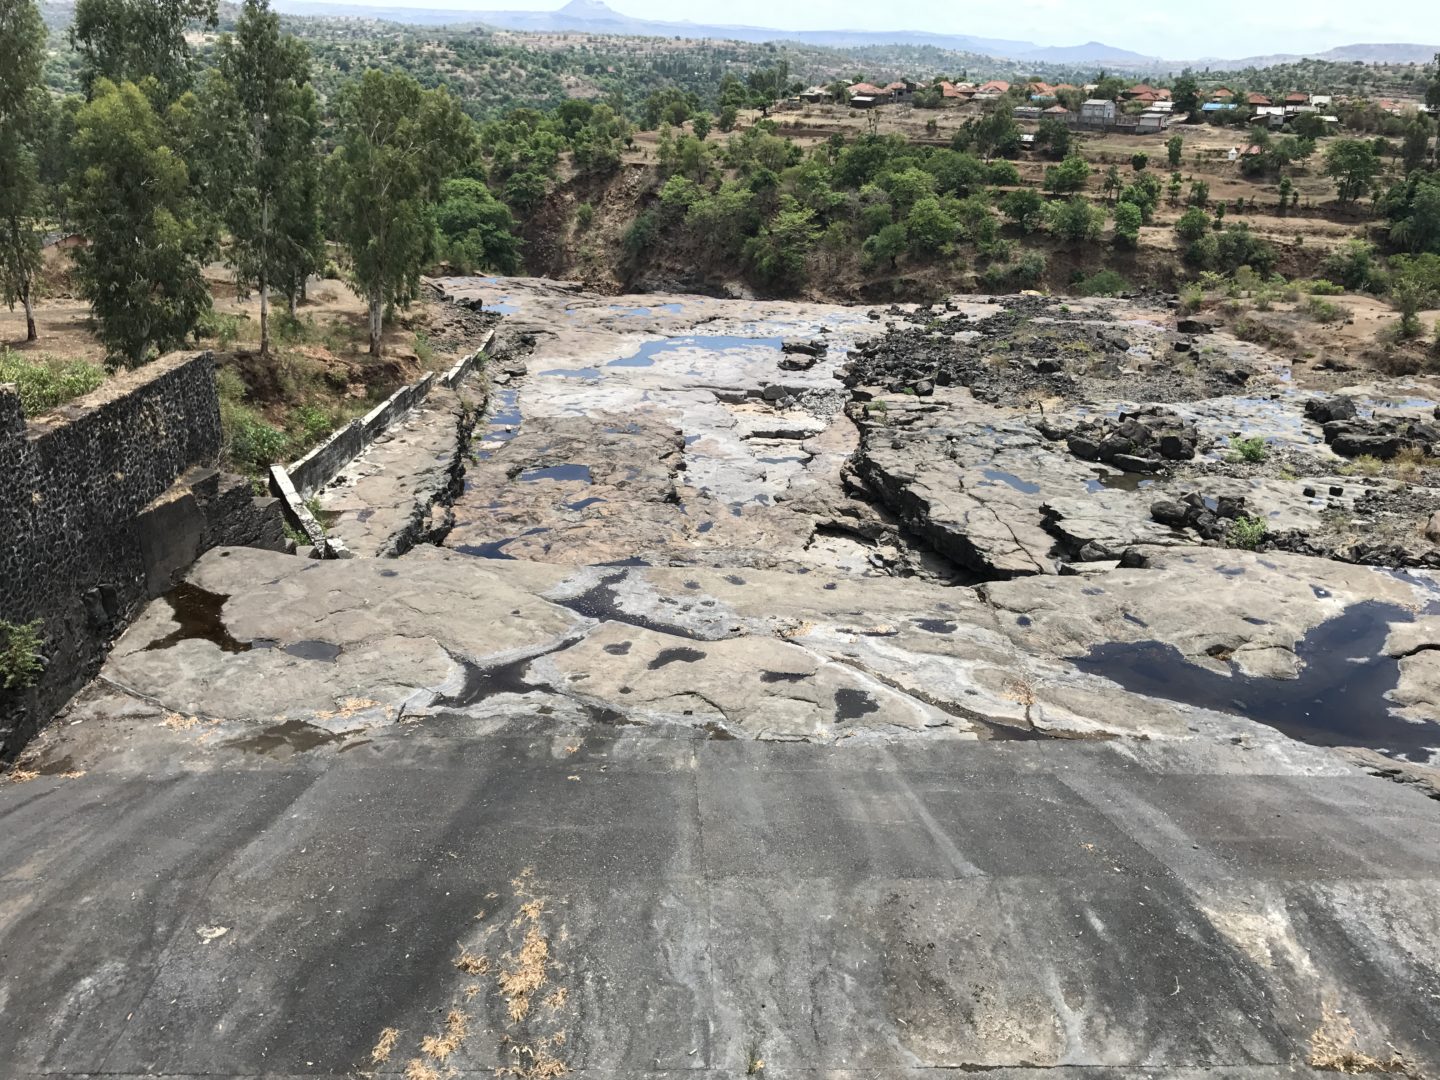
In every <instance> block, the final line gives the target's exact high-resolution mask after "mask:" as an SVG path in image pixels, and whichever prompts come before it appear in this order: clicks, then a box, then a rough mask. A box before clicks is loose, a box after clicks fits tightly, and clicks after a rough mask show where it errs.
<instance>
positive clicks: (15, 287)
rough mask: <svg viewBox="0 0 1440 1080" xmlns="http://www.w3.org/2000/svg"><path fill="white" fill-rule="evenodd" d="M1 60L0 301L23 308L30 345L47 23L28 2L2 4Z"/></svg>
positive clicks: (33, 332) (17, 0) (4, 1)
mask: <svg viewBox="0 0 1440 1080" xmlns="http://www.w3.org/2000/svg"><path fill="white" fill-rule="evenodd" d="M0 57H4V58H5V60H4V63H3V64H0V301H4V303H5V305H6V306H7V307H9V308H11V309H12V310H13V309H14V307H15V304H16V302H17V301H18V302H19V303H20V304H21V305H22V306H23V307H24V308H25V339H26V340H27V341H34V340H35V339H36V337H37V336H38V335H37V334H36V330H35V308H34V303H33V292H34V282H35V274H36V273H37V272H38V270H39V269H40V234H39V229H38V224H39V215H40V179H39V167H38V163H37V160H36V150H35V142H36V139H37V137H38V136H39V135H40V133H41V127H42V118H43V115H44V110H45V93H44V90H43V89H42V87H41V81H40V80H41V70H42V67H43V64H44V58H45V23H44V22H43V21H42V19H41V18H40V11H39V9H38V8H37V7H36V6H35V4H34V3H33V2H32V0H0Z"/></svg>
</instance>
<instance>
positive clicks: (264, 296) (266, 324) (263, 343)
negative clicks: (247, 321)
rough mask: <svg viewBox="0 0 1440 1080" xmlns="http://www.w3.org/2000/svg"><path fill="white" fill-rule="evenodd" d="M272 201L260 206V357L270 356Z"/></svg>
mask: <svg viewBox="0 0 1440 1080" xmlns="http://www.w3.org/2000/svg"><path fill="white" fill-rule="evenodd" d="M269 240H270V199H269V197H268V196H267V197H266V198H265V201H264V202H263V203H261V205H260V275H259V277H260V280H259V282H258V284H259V286H260V355H261V356H262V357H263V356H269V355H270V267H269V259H270V246H269Z"/></svg>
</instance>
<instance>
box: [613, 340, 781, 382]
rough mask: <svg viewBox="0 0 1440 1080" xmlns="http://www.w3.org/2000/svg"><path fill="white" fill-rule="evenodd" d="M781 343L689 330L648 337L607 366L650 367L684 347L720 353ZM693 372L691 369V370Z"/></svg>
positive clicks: (678, 353)
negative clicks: (679, 334)
mask: <svg viewBox="0 0 1440 1080" xmlns="http://www.w3.org/2000/svg"><path fill="white" fill-rule="evenodd" d="M782 344H784V339H783V338H778V337H741V336H738V335H734V334H691V335H688V336H685V337H669V338H663V339H661V340H659V341H647V342H645V343H644V344H643V345H641V346H640V348H639V349H637V350H636V351H635V352H634V353H633V354H631V355H630V356H622V357H620V358H619V359H618V360H611V361H610V362H609V363H608V364H606V365H605V366H606V367H620V368H627V367H635V368H640V367H653V366H654V364H655V362H656V360H658V359H659V358H660V357H662V356H665V355H666V354H669V353H675V354H677V355H680V356H684V355H686V352H685V350H694V349H698V350H700V351H702V352H709V353H719V352H729V351H732V350H737V349H770V350H774V351H777V352H778V351H779V349H780V346H781V345H782ZM692 374H693V372H692Z"/></svg>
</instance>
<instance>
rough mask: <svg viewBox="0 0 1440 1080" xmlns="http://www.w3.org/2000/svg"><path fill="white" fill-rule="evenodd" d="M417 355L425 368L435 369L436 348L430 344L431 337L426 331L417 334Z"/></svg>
mask: <svg viewBox="0 0 1440 1080" xmlns="http://www.w3.org/2000/svg"><path fill="white" fill-rule="evenodd" d="M415 355H416V357H418V358H419V360H420V363H421V364H423V365H425V367H427V368H429V367H434V365H435V346H434V345H432V344H430V337H429V335H428V334H426V333H425V332H424V331H419V332H417V333H416V334H415Z"/></svg>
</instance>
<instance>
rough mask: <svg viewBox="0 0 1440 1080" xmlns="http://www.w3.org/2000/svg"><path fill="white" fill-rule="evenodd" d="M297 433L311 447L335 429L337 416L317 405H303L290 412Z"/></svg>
mask: <svg viewBox="0 0 1440 1080" xmlns="http://www.w3.org/2000/svg"><path fill="white" fill-rule="evenodd" d="M290 423H291V426H292V427H293V428H294V429H295V433H296V434H297V435H298V436H299V438H300V439H301V440H302V441H303V442H304V444H305V445H306V446H307V447H309V446H313V445H314V444H316V443H318V442H319V441H320V440H321V439H323V438H325V436H327V435H329V434H330V432H332V431H334V430H335V426H336V425H335V418H334V417H333V416H332V415H331V414H330V413H329V412H327V411H326V410H324V409H322V408H320V407H319V406H317V405H301V406H300V408H298V409H296V410H295V411H294V412H293V413H291V414H290Z"/></svg>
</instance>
